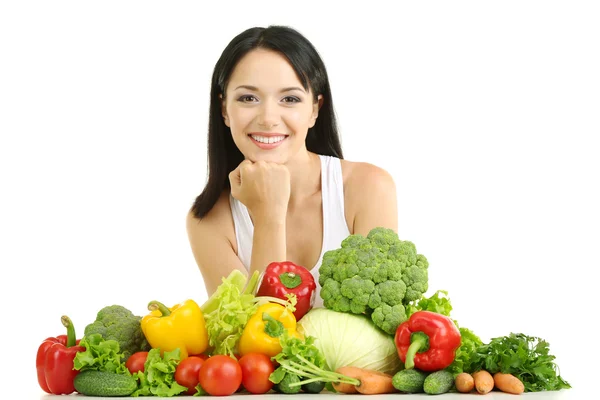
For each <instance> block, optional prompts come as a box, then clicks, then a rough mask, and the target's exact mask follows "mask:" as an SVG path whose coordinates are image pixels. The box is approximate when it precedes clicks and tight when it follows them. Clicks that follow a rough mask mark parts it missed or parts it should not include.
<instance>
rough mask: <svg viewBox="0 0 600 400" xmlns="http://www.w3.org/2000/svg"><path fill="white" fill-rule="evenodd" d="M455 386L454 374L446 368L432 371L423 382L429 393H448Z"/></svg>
mask: <svg viewBox="0 0 600 400" xmlns="http://www.w3.org/2000/svg"><path fill="white" fill-rule="evenodd" d="M453 386H454V375H452V372H450V371H446V370H445V369H442V370H439V371H435V372H432V373H431V374H429V375H427V378H425V382H423V390H424V391H425V393H427V394H442V393H447V392H449V391H450V389H452V387H453Z"/></svg>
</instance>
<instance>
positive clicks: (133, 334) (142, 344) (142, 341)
mask: <svg viewBox="0 0 600 400" xmlns="http://www.w3.org/2000/svg"><path fill="white" fill-rule="evenodd" d="M141 320H142V317H139V316H136V315H134V314H133V313H132V312H131V311H129V310H128V309H127V308H125V307H123V306H120V305H112V306H107V307H104V308H103V309H101V310H100V311H98V314H97V315H96V320H95V321H94V322H92V323H91V324H89V325H88V326H86V327H85V330H84V336H88V335H91V334H93V333H99V334H100V335H102V338H103V339H104V340H111V339H113V340H116V341H117V342H119V351H120V352H121V353H123V359H124V360H127V359H128V358H129V356H131V355H132V354H133V353H136V352H138V351H149V350H150V349H151V346H150V344H149V343H148V341H147V340H146V336H144V332H142V327H141V325H140V322H141Z"/></svg>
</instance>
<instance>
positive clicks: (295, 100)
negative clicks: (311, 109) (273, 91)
mask: <svg viewBox="0 0 600 400" xmlns="http://www.w3.org/2000/svg"><path fill="white" fill-rule="evenodd" d="M300 101H301V100H300V99H299V98H297V97H294V96H287V97H284V99H283V102H284V103H300Z"/></svg>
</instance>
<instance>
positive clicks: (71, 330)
mask: <svg viewBox="0 0 600 400" xmlns="http://www.w3.org/2000/svg"><path fill="white" fill-rule="evenodd" d="M60 322H61V323H62V324H63V326H64V327H65V328H67V345H66V346H65V347H73V346H75V344H76V343H77V336H75V326H74V325H73V321H71V318H69V317H67V316H66V315H63V316H62V317H60Z"/></svg>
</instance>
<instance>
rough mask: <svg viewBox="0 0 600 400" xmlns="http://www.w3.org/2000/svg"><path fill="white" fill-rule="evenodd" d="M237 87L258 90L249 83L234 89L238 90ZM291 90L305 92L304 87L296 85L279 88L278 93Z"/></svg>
mask: <svg viewBox="0 0 600 400" xmlns="http://www.w3.org/2000/svg"><path fill="white" fill-rule="evenodd" d="M238 89H248V90H253V91H255V92H258V88H257V87H256V86H251V85H240V86H238V87H236V88H235V89H234V90H238ZM292 90H299V91H301V92H306V91H305V90H304V89H302V88H299V87H298V86H290V87H286V88H283V89H281V90H280V91H279V92H280V93H283V92H291V91H292Z"/></svg>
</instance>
